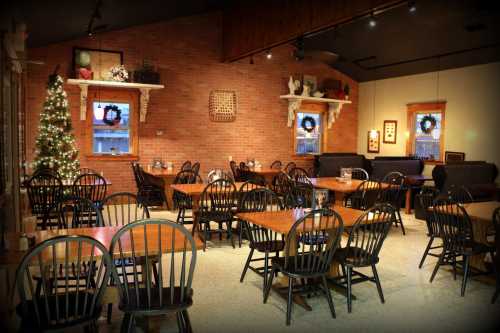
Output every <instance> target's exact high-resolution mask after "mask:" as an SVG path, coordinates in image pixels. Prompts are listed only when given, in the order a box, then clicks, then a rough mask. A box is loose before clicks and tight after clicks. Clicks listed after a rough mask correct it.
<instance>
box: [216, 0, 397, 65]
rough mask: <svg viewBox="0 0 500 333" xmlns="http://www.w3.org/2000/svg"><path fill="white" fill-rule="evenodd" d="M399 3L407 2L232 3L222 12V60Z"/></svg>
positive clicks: (277, 0)
mask: <svg viewBox="0 0 500 333" xmlns="http://www.w3.org/2000/svg"><path fill="white" fill-rule="evenodd" d="M402 2H406V1H401V0H399V1H395V0H266V1H255V0H254V1H244V2H239V1H233V2H232V5H231V6H229V7H227V8H226V9H225V10H224V11H223V22H222V26H223V61H225V62H232V61H236V60H239V59H241V58H244V57H247V56H249V55H252V54H255V53H258V52H262V51H265V50H267V49H269V48H272V47H276V46H279V45H282V44H285V43H289V42H290V41H293V40H295V39H297V38H298V37H300V36H303V35H307V34H312V33H315V32H319V31H321V30H325V29H329V28H332V27H333V26H335V25H338V24H342V23H345V22H349V21H351V20H353V19H355V18H357V17H362V16H364V15H367V14H370V13H371V12H372V11H378V10H384V9H385V8H388V7H392V6H395V5H398V4H400V3H402Z"/></svg>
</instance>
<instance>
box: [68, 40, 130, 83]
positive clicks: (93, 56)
mask: <svg viewBox="0 0 500 333" xmlns="http://www.w3.org/2000/svg"><path fill="white" fill-rule="evenodd" d="M118 65H123V52H122V51H114V50H101V49H90V48H84V47H76V46H75V47H73V55H72V68H73V75H74V77H75V78H77V79H87V80H108V78H107V73H108V71H109V69H110V68H111V67H113V66H118Z"/></svg>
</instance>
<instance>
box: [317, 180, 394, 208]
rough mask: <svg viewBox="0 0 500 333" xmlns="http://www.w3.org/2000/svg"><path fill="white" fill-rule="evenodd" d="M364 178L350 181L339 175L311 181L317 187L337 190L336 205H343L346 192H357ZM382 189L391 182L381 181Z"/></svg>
mask: <svg viewBox="0 0 500 333" xmlns="http://www.w3.org/2000/svg"><path fill="white" fill-rule="evenodd" d="M362 182H363V181H362V180H358V179H352V180H351V181H349V182H341V181H339V180H337V177H321V178H311V183H312V185H313V186H314V187H316V188H323V189H327V190H330V191H334V192H335V205H336V206H337V207H338V206H342V205H343V203H344V198H345V196H346V194H350V193H353V192H356V190H357V189H358V186H359V185H360V184H361V183H362ZM380 186H381V188H382V189H384V188H387V187H388V186H389V184H387V183H380Z"/></svg>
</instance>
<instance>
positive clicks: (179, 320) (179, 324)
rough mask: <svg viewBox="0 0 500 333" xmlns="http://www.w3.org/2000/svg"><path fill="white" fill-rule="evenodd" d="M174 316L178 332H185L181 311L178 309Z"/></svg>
mask: <svg viewBox="0 0 500 333" xmlns="http://www.w3.org/2000/svg"><path fill="white" fill-rule="evenodd" d="M176 318H177V327H178V328H179V332H180V333H185V332H186V326H185V323H184V318H182V312H181V311H179V312H177V313H176Z"/></svg>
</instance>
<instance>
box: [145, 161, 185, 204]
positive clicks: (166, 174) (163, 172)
mask: <svg viewBox="0 0 500 333" xmlns="http://www.w3.org/2000/svg"><path fill="white" fill-rule="evenodd" d="M148 173H150V174H152V175H153V176H156V177H160V178H162V179H163V182H164V183H165V197H166V198H167V203H168V207H171V208H172V209H173V207H174V201H173V194H174V191H173V189H172V187H171V186H170V185H172V183H173V182H174V180H175V176H177V174H178V173H179V170H174V169H163V168H162V169H157V168H152V169H151V170H150V171H148Z"/></svg>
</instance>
